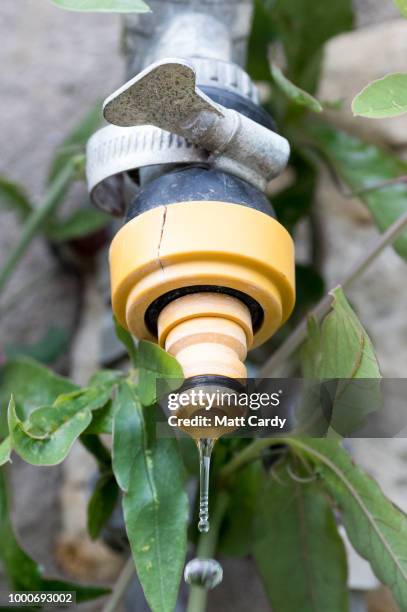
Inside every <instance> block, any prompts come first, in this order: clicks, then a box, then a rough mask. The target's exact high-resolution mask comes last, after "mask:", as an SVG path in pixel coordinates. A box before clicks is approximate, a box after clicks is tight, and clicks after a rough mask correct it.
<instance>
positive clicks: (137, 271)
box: [110, 202, 295, 346]
mask: <svg viewBox="0 0 407 612" xmlns="http://www.w3.org/2000/svg"><path fill="white" fill-rule="evenodd" d="M110 269H111V283H112V304H113V310H114V313H115V315H116V317H117V319H118V320H119V322H120V324H121V325H122V326H123V327H125V328H126V329H128V330H129V331H130V332H131V333H132V334H133V335H134V336H135V337H137V338H139V339H147V340H154V341H157V338H155V337H153V336H152V334H151V333H150V331H149V330H148V329H147V327H146V324H145V313H146V310H147V308H148V307H149V305H150V304H151V303H152V302H153V301H154V300H155V299H157V298H158V297H160V296H161V295H163V294H164V293H167V292H168V291H171V290H173V289H178V288H181V287H190V286H193V285H217V286H223V287H229V288H232V289H235V290H238V291H241V292H243V293H245V294H247V295H249V296H250V297H252V298H253V299H255V300H256V301H257V302H258V303H259V304H260V306H261V307H262V309H263V312H264V318H263V322H262V324H261V326H260V328H259V329H258V330H256V331H255V335H254V341H253V346H258V345H260V344H262V343H263V342H265V341H266V340H267V339H268V338H270V337H271V336H272V335H273V334H274V333H275V331H276V330H277V329H278V328H279V327H280V326H281V325H282V324H283V323H284V322H285V321H286V320H287V319H288V317H289V316H290V314H291V312H292V309H293V307H294V303H295V279H294V246H293V242H292V239H291V236H290V235H289V233H288V232H287V230H286V229H285V228H284V227H283V226H282V225H281V224H280V223H278V221H276V220H275V219H273V218H271V217H269V216H267V215H265V214H264V213H262V212H259V211H257V210H254V209H252V208H248V207H246V206H241V205H237V204H228V203H225V202H196V203H195V202H187V203H179V204H171V205H169V206H159V207H157V208H154V209H153V210H150V211H148V212H145V213H143V214H142V215H140V216H138V217H136V218H135V219H133V220H132V221H129V222H128V223H127V224H126V225H124V226H123V227H122V229H121V230H120V231H119V232H118V233H117V235H116V236H115V238H114V240H113V242H112V245H111V248H110Z"/></svg>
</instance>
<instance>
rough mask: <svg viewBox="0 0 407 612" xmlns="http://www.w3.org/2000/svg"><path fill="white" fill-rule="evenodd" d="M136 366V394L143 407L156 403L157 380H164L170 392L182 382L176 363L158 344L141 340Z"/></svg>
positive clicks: (181, 374) (179, 369)
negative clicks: (137, 371)
mask: <svg viewBox="0 0 407 612" xmlns="http://www.w3.org/2000/svg"><path fill="white" fill-rule="evenodd" d="M137 364H138V367H139V384H138V393H139V397H140V400H141V403H142V404H143V405H144V406H151V405H152V404H154V403H155V402H156V400H157V380H158V379H160V378H162V379H164V380H165V383H166V386H167V388H168V390H171V391H173V390H175V389H177V388H178V387H179V386H180V384H181V383H182V381H183V378H184V374H183V372H182V368H181V366H180V364H179V363H178V361H177V360H176V359H174V357H172V356H171V355H169V354H168V353H166V352H165V351H164V350H163V349H162V348H161V347H159V346H158V344H153V343H152V342H147V341H146V340H142V341H141V342H140V344H139V349H138V358H137Z"/></svg>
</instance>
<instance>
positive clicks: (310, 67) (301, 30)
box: [268, 0, 353, 93]
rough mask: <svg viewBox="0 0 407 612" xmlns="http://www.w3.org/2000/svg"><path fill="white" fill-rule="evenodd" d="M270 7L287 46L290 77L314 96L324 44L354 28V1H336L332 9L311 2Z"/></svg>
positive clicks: (281, 1)
mask: <svg viewBox="0 0 407 612" xmlns="http://www.w3.org/2000/svg"><path fill="white" fill-rule="evenodd" d="M268 6H269V11H270V14H271V17H272V18H273V19H274V22H275V24H276V27H277V29H278V32H279V35H280V38H281V42H282V44H283V47H284V51H285V56H286V59H287V76H288V78H289V79H290V80H291V81H293V82H294V83H296V84H297V85H298V86H299V87H301V88H304V89H305V90H306V91H309V92H311V93H314V92H315V90H316V87H317V84H318V79H319V73H320V68H321V61H322V50H323V46H324V44H325V43H326V42H327V41H328V40H329V39H330V38H332V37H333V36H336V35H337V34H340V33H341V32H345V31H347V30H351V29H352V27H353V10H352V1H351V0H337V1H336V2H332V3H330V5H329V10H327V7H326V4H325V3H324V2H309V0H275V2H270V3H268Z"/></svg>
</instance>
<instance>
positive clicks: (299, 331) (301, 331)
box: [258, 212, 407, 378]
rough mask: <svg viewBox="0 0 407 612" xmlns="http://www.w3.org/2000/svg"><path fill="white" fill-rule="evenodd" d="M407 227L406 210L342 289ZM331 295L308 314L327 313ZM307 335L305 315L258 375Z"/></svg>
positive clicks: (270, 369) (269, 370) (265, 374)
mask: <svg viewBox="0 0 407 612" xmlns="http://www.w3.org/2000/svg"><path fill="white" fill-rule="evenodd" d="M406 227H407V212H406V213H404V215H402V216H401V217H399V219H397V221H395V222H394V223H393V224H392V225H391V226H390V227H389V228H388V229H387V230H386V231H385V232H384V234H382V235H381V236H380V237H379V239H378V240H377V241H376V242H375V243H374V244H373V245H372V246H371V248H370V249H369V251H368V252H367V253H366V255H365V256H364V257H363V258H362V259H361V260H360V261H359V262H357V263H356V265H355V266H354V267H353V268H352V269H351V270H350V272H349V273H348V274H347V276H345V278H344V279H343V280H342V282H341V283H340V285H341V286H342V288H343V289H347V288H348V287H349V286H350V285H351V284H352V283H353V282H354V281H355V280H356V279H357V278H359V276H361V275H362V274H363V273H364V272H365V271H366V269H367V268H368V267H369V266H370V264H371V263H372V261H374V260H375V259H376V257H377V256H378V255H380V253H381V252H382V251H383V250H384V249H385V248H386V247H387V246H388V245H389V244H392V243H393V242H394V241H395V240H396V238H397V237H398V236H399V235H400V234H401V233H402V232H403V230H404V229H405V228H406ZM331 303H332V296H331V295H330V294H328V295H326V296H325V297H323V298H322V300H321V301H320V302H319V303H318V304H317V305H316V306H315V308H314V309H313V310H311V312H310V313H309V315H310V316H313V317H315V318H316V319H317V320H320V319H322V317H323V316H325V315H326V314H328V312H329V311H330V308H331ZM306 336H307V317H305V318H304V319H303V321H302V322H301V323H300V324H299V325H298V326H297V327H296V328H295V330H294V331H293V332H292V333H291V334H290V335H289V337H288V338H287V340H286V341H285V342H283V344H282V345H281V346H280V347H279V348H278V349H277V351H276V352H275V353H274V355H272V356H271V357H270V359H268V360H267V361H266V363H265V364H264V365H263V367H262V369H261V370H260V372H259V374H258V377H259V378H267V377H268V376H271V375H272V373H273V372H274V371H275V369H276V368H277V367H278V366H280V365H281V364H282V363H283V362H284V361H285V360H286V359H287V358H288V357H290V356H291V355H292V353H294V351H296V350H297V349H298V348H299V347H300V346H301V344H302V343H303V342H304V340H305V339H306Z"/></svg>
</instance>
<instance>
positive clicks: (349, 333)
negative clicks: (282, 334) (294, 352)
mask: <svg viewBox="0 0 407 612" xmlns="http://www.w3.org/2000/svg"><path fill="white" fill-rule="evenodd" d="M331 295H332V297H333V302H332V310H331V311H330V313H329V314H328V315H327V316H326V317H325V319H324V321H323V323H322V325H321V326H320V327H319V326H318V323H317V322H316V321H315V320H314V319H311V320H310V322H309V325H308V339H307V341H306V343H305V344H304V346H303V349H302V365H303V373H304V377H305V378H317V379H324V378H380V370H379V365H378V362H377V359H376V355H375V352H374V348H373V345H372V342H371V340H370V338H369V336H368V335H367V333H366V331H365V330H364V329H363V327H362V325H361V323H360V321H359V319H358V318H357V316H356V314H355V313H354V311H353V310H352V308H351V307H350V305H349V303H348V301H347V299H346V297H345V295H344V293H343V291H342V289H341V288H340V287H337V288H336V289H334V290H333V291H331Z"/></svg>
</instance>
